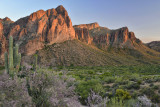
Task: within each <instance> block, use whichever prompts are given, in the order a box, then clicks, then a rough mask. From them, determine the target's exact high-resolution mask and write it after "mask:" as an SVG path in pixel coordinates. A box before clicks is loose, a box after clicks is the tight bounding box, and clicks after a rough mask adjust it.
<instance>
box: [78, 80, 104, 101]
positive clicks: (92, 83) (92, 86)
mask: <svg viewBox="0 0 160 107" xmlns="http://www.w3.org/2000/svg"><path fill="white" fill-rule="evenodd" d="M91 90H93V91H94V92H96V93H99V94H100V95H101V94H102V93H104V89H103V87H102V85H101V83H100V81H98V80H94V79H92V80H88V81H80V83H79V84H78V85H77V87H76V92H77V93H78V95H79V96H80V101H81V102H82V104H86V103H85V100H86V99H87V97H88V96H89V93H90V91H91Z"/></svg>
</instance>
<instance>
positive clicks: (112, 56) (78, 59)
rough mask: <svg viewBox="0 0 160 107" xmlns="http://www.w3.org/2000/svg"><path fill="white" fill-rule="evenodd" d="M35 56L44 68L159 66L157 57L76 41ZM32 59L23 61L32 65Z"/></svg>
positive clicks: (135, 51) (40, 52)
mask: <svg viewBox="0 0 160 107" xmlns="http://www.w3.org/2000/svg"><path fill="white" fill-rule="evenodd" d="M113 50H114V48H113ZM37 55H38V62H39V64H40V65H41V66H44V67H45V66H57V65H65V66H70V65H74V66H105V65H140V64H160V58H159V57H156V56H151V55H149V54H147V53H145V52H144V53H143V52H141V51H140V50H132V49H125V50H119V51H109V52H108V51H104V50H101V49H98V48H97V47H95V46H92V45H87V44H86V43H84V42H81V41H79V40H76V39H75V40H71V41H65V42H63V43H58V44H53V45H50V46H46V48H44V49H42V50H39V51H37ZM33 59H34V55H31V56H25V57H24V59H23V61H25V62H27V63H33V61H34V60H33Z"/></svg>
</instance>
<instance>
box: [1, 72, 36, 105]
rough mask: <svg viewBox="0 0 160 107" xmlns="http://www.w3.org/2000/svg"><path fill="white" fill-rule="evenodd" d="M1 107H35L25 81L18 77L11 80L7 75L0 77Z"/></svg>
mask: <svg viewBox="0 0 160 107" xmlns="http://www.w3.org/2000/svg"><path fill="white" fill-rule="evenodd" d="M0 106H2V107H22V106H28V107H30V106H33V107H34V105H33V103H32V98H31V97H30V96H29V94H28V90H27V87H26V81H25V79H19V78H17V77H15V78H14V79H11V78H10V76H9V75H8V74H6V73H4V74H2V75H0Z"/></svg>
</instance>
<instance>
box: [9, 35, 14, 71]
mask: <svg viewBox="0 0 160 107" xmlns="http://www.w3.org/2000/svg"><path fill="white" fill-rule="evenodd" d="M8 64H9V66H8V67H9V69H12V68H13V37H12V36H10V37H9V63H8Z"/></svg>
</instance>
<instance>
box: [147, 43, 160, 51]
mask: <svg viewBox="0 0 160 107" xmlns="http://www.w3.org/2000/svg"><path fill="white" fill-rule="evenodd" d="M146 46H148V47H149V48H151V49H154V50H156V51H158V52H160V41H152V42H150V43H147V44H146Z"/></svg>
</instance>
